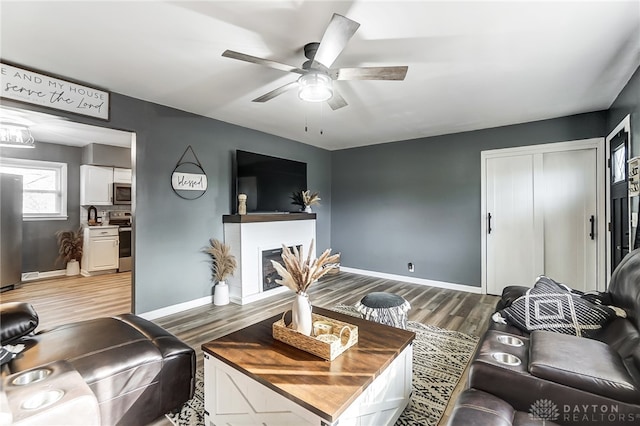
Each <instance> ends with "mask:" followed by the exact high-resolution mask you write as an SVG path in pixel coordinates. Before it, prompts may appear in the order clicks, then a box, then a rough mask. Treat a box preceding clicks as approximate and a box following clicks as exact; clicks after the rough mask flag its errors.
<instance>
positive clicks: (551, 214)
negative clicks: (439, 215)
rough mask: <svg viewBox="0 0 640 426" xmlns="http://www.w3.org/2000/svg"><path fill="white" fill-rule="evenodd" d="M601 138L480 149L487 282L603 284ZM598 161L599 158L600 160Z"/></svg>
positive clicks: (493, 290) (496, 286)
mask: <svg viewBox="0 0 640 426" xmlns="http://www.w3.org/2000/svg"><path fill="white" fill-rule="evenodd" d="M603 145H604V141H603V140H602V139H589V140H580V141H571V142H563V143H556V144H546V145H537V146H530V147H521V148H511V149H501V150H492V151H484V152H482V178H483V182H482V249H483V250H482V255H483V257H482V288H483V292H487V293H489V294H501V292H502V289H503V288H504V287H505V286H508V285H523V286H531V285H533V284H534V283H535V280H536V278H537V277H538V276H539V275H547V276H549V277H551V278H553V279H555V280H557V281H560V282H563V283H565V284H566V285H568V286H570V287H572V288H575V289H579V290H594V289H599V288H601V287H603V285H604V284H603V277H604V269H603V266H604V262H603V260H604V252H605V250H604V246H603V243H604V238H600V236H601V235H604V229H605V228H604V221H602V220H598V218H599V217H600V216H601V213H602V212H604V210H605V209H604V185H603V184H602V181H603V179H602V177H603V173H604V167H602V164H603V161H604V152H603ZM599 160H600V161H599Z"/></svg>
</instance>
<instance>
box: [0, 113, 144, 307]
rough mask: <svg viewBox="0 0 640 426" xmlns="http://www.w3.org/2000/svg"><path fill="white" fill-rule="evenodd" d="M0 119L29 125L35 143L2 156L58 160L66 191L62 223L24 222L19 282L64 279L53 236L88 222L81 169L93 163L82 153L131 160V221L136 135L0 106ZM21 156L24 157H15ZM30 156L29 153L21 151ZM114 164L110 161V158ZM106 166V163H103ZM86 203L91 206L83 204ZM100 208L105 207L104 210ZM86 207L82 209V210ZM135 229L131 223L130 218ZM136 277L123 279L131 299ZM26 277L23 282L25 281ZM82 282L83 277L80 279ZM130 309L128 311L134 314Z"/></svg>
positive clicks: (47, 221)
mask: <svg viewBox="0 0 640 426" xmlns="http://www.w3.org/2000/svg"><path fill="white" fill-rule="evenodd" d="M0 118H2V119H3V120H4V121H7V122H14V121H15V122H19V123H22V124H24V125H25V126H27V127H28V128H29V130H30V132H31V134H32V135H33V137H34V139H35V148H34V149H30V150H17V149H8V150H5V151H3V153H2V154H3V156H5V157H7V158H11V157H13V156H15V158H29V159H35V160H41V161H56V162H61V163H64V164H65V165H66V170H67V175H68V176H66V178H65V186H66V191H67V202H66V204H67V212H68V217H65V219H64V220H55V221H54V220H39V221H25V222H23V224H24V228H25V230H26V232H25V238H24V241H23V248H24V249H23V257H27V256H28V257H29V260H30V264H29V265H28V266H27V267H26V268H27V269H25V270H23V282H24V283H27V282H29V281H30V280H31V279H37V280H43V279H54V278H56V277H58V276H61V275H64V271H61V270H59V269H58V267H59V266H60V265H59V263H56V262H55V258H56V256H57V252H56V249H57V242H56V239H55V233H56V231H58V230H60V229H73V230H75V229H78V227H79V226H80V225H81V223H83V222H82V221H83V219H84V221H85V225H86V221H87V216H88V215H87V214H86V213H85V212H86V211H87V209H86V207H87V206H84V207H83V206H82V202H81V199H82V197H81V194H80V192H81V191H80V174H81V173H80V166H81V165H82V164H92V163H90V162H89V163H88V162H87V161H86V158H87V156H88V155H87V154H88V150H86V149H85V148H86V147H87V146H89V145H91V144H95V145H96V146H95V147H92V148H93V149H92V150H91V151H90V152H91V154H92V155H89V157H90V158H95V157H96V156H97V155H98V154H97V153H98V152H105V150H104V149H102V147H108V146H111V147H117V148H120V149H122V148H126V149H128V151H129V153H128V155H130V159H131V166H130V168H131V177H132V204H131V207H130V210H131V212H132V216H133V217H134V218H135V193H136V191H135V186H136V185H135V181H136V178H135V173H136V165H135V143H136V135H135V133H133V132H130V131H124V130H116V129H111V128H106V127H99V126H94V125H88V124H82V123H78V122H75V121H72V120H70V119H68V118H65V117H61V116H57V115H54V114H48V113H43V112H38V111H33V110H29V109H23V108H20V107H17V106H16V107H13V106H8V105H2V106H1V107H0ZM18 151H23V152H18ZM24 151H29V152H24ZM109 161H113V159H109ZM106 165H109V164H106ZM87 204H89V203H87ZM99 207H100V210H108V207H109V206H99ZM103 207H104V208H103ZM83 208H84V210H83ZM134 226H135V219H134ZM131 240H132V241H131V244H132V250H131V251H132V255H133V256H135V235H133V236H132V238H131ZM133 276H134V273H126V274H125V275H122V276H121V277H119V278H120V279H119V280H118V282H119V283H121V282H122V279H121V278H122V277H126V281H128V282H129V283H130V284H129V288H130V293H131V297H132V296H133V293H134V291H133V290H134V281H133ZM25 277H26V278H25ZM78 280H82V278H78ZM133 306H134V305H133V304H131V305H130V306H129V311H131V310H132V309H133Z"/></svg>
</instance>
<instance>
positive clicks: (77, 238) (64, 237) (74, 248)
mask: <svg viewBox="0 0 640 426" xmlns="http://www.w3.org/2000/svg"><path fill="white" fill-rule="evenodd" d="M56 238H57V239H58V259H56V262H58V261H62V262H64V263H65V264H67V263H68V262H69V261H71V260H77V261H78V262H80V260H81V259H82V244H83V230H82V227H80V228H78V230H77V231H58V232H56Z"/></svg>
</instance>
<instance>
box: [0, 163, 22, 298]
mask: <svg viewBox="0 0 640 426" xmlns="http://www.w3.org/2000/svg"><path fill="white" fill-rule="evenodd" d="M21 281H22V176H18V175H10V174H5V173H0V291H5V290H11V289H12V288H14V286H15V285H16V284H20V282H21Z"/></svg>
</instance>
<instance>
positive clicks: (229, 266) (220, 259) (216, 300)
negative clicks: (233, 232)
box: [205, 238, 237, 306]
mask: <svg viewBox="0 0 640 426" xmlns="http://www.w3.org/2000/svg"><path fill="white" fill-rule="evenodd" d="M205 251H206V252H207V253H208V254H209V256H211V271H212V276H213V280H214V282H216V284H215V288H214V293H213V304H214V305H216V306H222V305H228V304H229V286H228V285H227V281H226V279H227V277H228V276H230V275H233V273H234V272H235V270H236V267H237V263H236V258H235V256H233V255H232V254H231V247H229V246H228V245H227V244H225V243H223V242H221V241H218V240H216V239H214V238H212V239H210V240H209V247H207V249H206V250H205Z"/></svg>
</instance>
